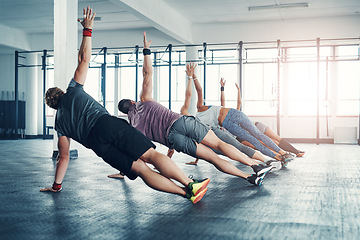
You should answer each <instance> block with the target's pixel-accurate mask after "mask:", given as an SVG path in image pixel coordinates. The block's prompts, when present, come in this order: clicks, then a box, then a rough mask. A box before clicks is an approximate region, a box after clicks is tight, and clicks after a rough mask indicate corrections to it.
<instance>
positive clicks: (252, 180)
mask: <svg viewBox="0 0 360 240" xmlns="http://www.w3.org/2000/svg"><path fill="white" fill-rule="evenodd" d="M265 175H266V173H263V174H262V175H260V176H258V175H256V174H253V175H251V176H250V177H248V178H247V179H246V180H247V181H248V182H249V183H252V184H254V185H256V186H261V184H262V182H263V180H264V177H265Z"/></svg>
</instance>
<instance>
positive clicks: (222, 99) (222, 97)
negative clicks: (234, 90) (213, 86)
mask: <svg viewBox="0 0 360 240" xmlns="http://www.w3.org/2000/svg"><path fill="white" fill-rule="evenodd" d="M225 83H226V80H224V78H221V79H220V85H221V89H220V102H221V106H222V107H225V93H224V88H225Z"/></svg>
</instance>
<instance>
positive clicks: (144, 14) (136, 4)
mask: <svg viewBox="0 0 360 240" xmlns="http://www.w3.org/2000/svg"><path fill="white" fill-rule="evenodd" d="M109 1H110V2H112V3H113V4H115V5H117V6H120V7H121V8H123V9H124V10H126V11H127V12H129V13H131V14H133V15H134V16H136V17H138V18H140V19H141V20H143V21H145V22H146V23H148V24H150V25H151V26H153V27H154V28H156V29H158V30H159V31H161V32H163V33H165V34H167V35H169V36H170V37H172V38H174V39H176V40H178V41H180V42H182V43H184V44H192V43H193V37H192V23H191V22H190V21H189V20H188V19H187V18H185V17H184V16H183V15H181V14H180V13H179V12H178V11H176V10H175V9H173V8H172V7H170V6H169V5H167V4H166V3H165V2H164V1H163V0H136V1H134V0H109Z"/></svg>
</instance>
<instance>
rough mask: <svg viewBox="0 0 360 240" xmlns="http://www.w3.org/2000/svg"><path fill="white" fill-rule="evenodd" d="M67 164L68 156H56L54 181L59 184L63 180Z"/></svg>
mask: <svg viewBox="0 0 360 240" xmlns="http://www.w3.org/2000/svg"><path fill="white" fill-rule="evenodd" d="M68 165H69V156H67V157H58V159H57V162H56V170H55V183H58V184H61V183H62V182H63V180H64V177H65V173H66V170H67V168H68Z"/></svg>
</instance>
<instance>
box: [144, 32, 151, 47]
mask: <svg viewBox="0 0 360 240" xmlns="http://www.w3.org/2000/svg"><path fill="white" fill-rule="evenodd" d="M150 44H151V40H150V41H147V39H146V32H144V48H150Z"/></svg>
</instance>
